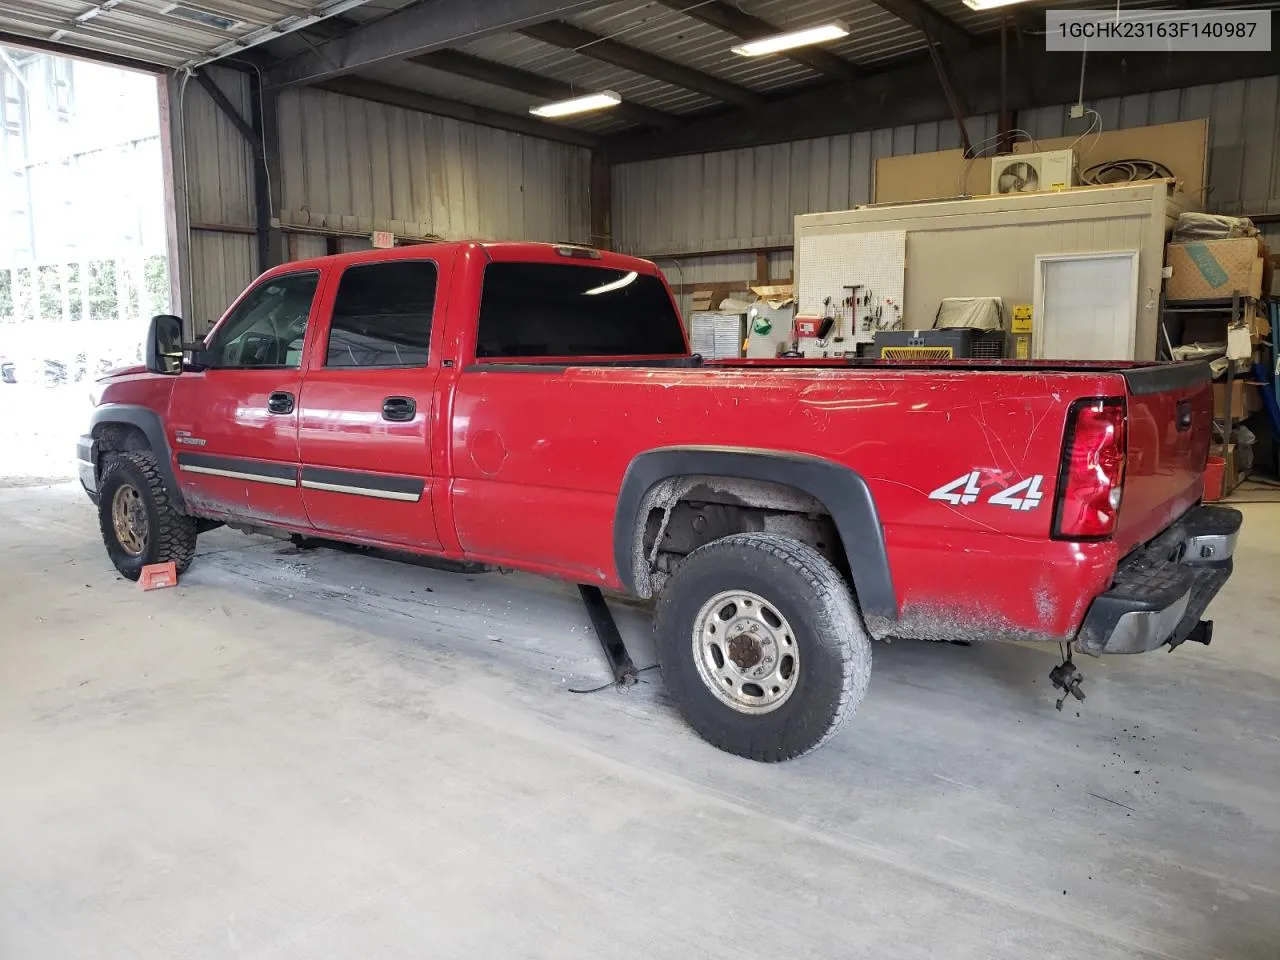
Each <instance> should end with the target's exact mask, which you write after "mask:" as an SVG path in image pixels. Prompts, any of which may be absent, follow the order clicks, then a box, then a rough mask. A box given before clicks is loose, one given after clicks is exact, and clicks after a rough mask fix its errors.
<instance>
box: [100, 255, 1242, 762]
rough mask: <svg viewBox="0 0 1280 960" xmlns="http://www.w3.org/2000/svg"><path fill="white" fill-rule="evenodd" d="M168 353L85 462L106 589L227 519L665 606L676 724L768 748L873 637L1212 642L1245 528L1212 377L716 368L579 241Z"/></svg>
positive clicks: (741, 746) (831, 708) (263, 293)
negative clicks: (1223, 478)
mask: <svg viewBox="0 0 1280 960" xmlns="http://www.w3.org/2000/svg"><path fill="white" fill-rule="evenodd" d="M180 338H181V321H179V320H178V319H177V318H176V317H168V316H162V317H157V318H155V319H154V320H153V321H152V330H151V335H150V339H149V341H148V349H147V362H146V364H145V367H137V368H133V369H129V370H126V371H121V372H117V373H116V374H114V375H112V376H109V377H107V378H105V379H104V380H102V381H99V384H98V387H97V389H98V392H99V398H98V404H97V406H96V409H95V411H94V413H93V415H92V423H91V428H90V432H89V433H88V434H87V435H86V436H84V437H82V438H81V439H80V442H79V447H78V456H79V459H80V476H81V479H82V482H83V484H84V486H85V488H86V490H87V491H88V493H89V495H90V497H91V498H92V499H93V500H94V501H95V502H96V503H97V504H98V511H99V516H100V523H101V528H102V534H103V538H104V541H105V543H106V548H107V552H108V554H109V556H110V558H111V560H112V561H113V562H114V564H115V566H116V567H117V569H119V570H120V571H121V572H122V573H123V574H124V575H125V576H127V577H133V578H136V577H137V576H138V575H139V572H140V570H141V568H142V567H143V566H144V565H146V564H151V563H156V562H167V561H173V562H175V563H176V564H177V566H178V569H179V570H180V571H181V570H183V569H185V568H186V567H187V565H188V564H190V563H191V560H192V555H193V550H194V547H195V542H196V536H197V534H198V533H199V532H200V531H201V530H203V529H207V528H209V527H210V526H214V525H217V524H218V523H219V522H225V523H231V524H235V525H237V526H239V527H242V528H249V529H266V530H271V531H275V532H281V533H284V534H295V535H302V536H306V537H315V538H323V539H329V540H338V541H350V542H353V543H358V544H364V545H368V546H373V547H378V548H383V549H387V550H392V551H401V552H409V553H414V554H428V555H433V556H437V557H442V558H449V559H453V560H460V561H468V562H472V563H478V564H487V565H493V566H502V567H513V568H518V569H521V570H526V571H531V572H533V573H537V574H543V575H546V576H550V577H558V578H561V579H564V580H568V581H571V582H575V583H579V584H586V585H593V586H596V587H600V588H604V589H608V590H613V591H625V592H626V593H628V594H632V595H634V596H637V597H641V598H654V599H655V601H656V603H655V634H656V638H657V644H658V650H659V657H660V661H661V666H662V671H663V678H664V683H665V685H666V687H667V689H668V691H669V692H670V694H671V695H672V697H673V699H674V700H675V702H676V703H677V704H678V706H679V708H680V710H681V712H682V713H683V715H684V716H685V718H686V719H687V720H688V722H689V723H690V725H691V726H693V727H694V729H695V730H697V732H698V733H699V734H701V735H702V736H703V737H705V738H706V739H707V740H709V741H710V742H712V743H713V744H715V745H716V746H718V747H720V748H722V749H725V750H728V751H731V752H733V753H737V754H740V755H742V756H747V757H751V758H753V759H756V760H764V761H773V760H783V759H788V758H791V757H795V756H799V755H800V754H803V753H805V752H807V751H809V750H811V749H813V748H814V747H816V746H818V745H819V744H821V743H822V742H823V741H825V740H826V739H827V738H828V737H830V736H831V735H832V734H833V733H834V732H835V731H836V730H837V729H838V728H839V727H840V725H841V724H842V722H843V721H845V720H846V719H848V717H849V716H850V714H851V713H852V712H853V710H854V708H855V707H856V705H857V704H858V702H859V701H860V700H861V699H862V697H863V694H864V692H865V690H866V688H867V682H868V677H869V673H870V668H871V647H870V641H871V640H872V639H873V638H875V639H886V638H893V637H910V638H926V639H933V640H952V641H971V640H988V639H997V640H1023V641H1025V640H1034V641H1044V642H1049V643H1058V644H1065V645H1067V649H1068V650H1070V649H1071V648H1072V647H1074V649H1075V650H1078V651H1082V652H1085V653H1089V654H1102V653H1137V652H1140V651H1145V650H1152V649H1155V648H1157V647H1161V646H1164V645H1166V644H1167V645H1175V646H1176V645H1177V644H1180V643H1182V642H1183V641H1185V640H1187V639H1198V640H1201V641H1204V642H1208V640H1209V636H1210V628H1211V623H1210V622H1207V621H1202V620H1201V614H1202V613H1203V612H1204V610H1205V607H1206V606H1207V605H1208V604H1209V602H1210V600H1211V599H1212V598H1213V596H1214V594H1215V593H1216V592H1217V591H1218V589H1219V588H1220V587H1221V586H1222V584H1223V582H1224V581H1225V580H1226V578H1227V577H1228V575H1229V574H1230V571H1231V563H1232V552H1233V549H1234V545H1235V538H1236V533H1237V530H1238V529H1239V526H1240V514H1239V513H1238V512H1237V511H1234V510H1230V509H1225V508H1216V507H1209V506H1203V505H1202V504H1201V502H1200V501H1201V495H1202V490H1203V481H1202V471H1203V468H1204V466H1205V461H1206V457H1207V452H1208V448H1209V441H1210V433H1211V430H1212V425H1211V418H1212V401H1211V392H1210V384H1209V373H1208V368H1207V366H1206V365H1204V364H1202V363H1175V364H1144V363H1037V362H1012V361H1011V362H1003V363H970V362H962V361H957V362H947V363H941V364H936V363H926V364H921V363H918V362H917V363H914V364H913V363H896V364H895V363H890V362H879V361H875V362H868V361H851V360H828V361H809V360H778V361H765V362H754V361H737V362H721V363H707V362H703V361H702V359H701V358H700V357H698V356H693V355H690V352H689V346H688V341H687V338H686V335H685V331H684V329H683V326H682V324H681V321H680V318H679V315H678V313H677V310H676V307H675V305H674V303H673V300H672V297H671V293H670V291H669V289H668V288H667V286H666V284H665V282H664V280H663V278H662V275H661V274H660V273H659V271H658V270H657V269H656V268H655V266H654V265H653V264H652V263H649V262H647V261H644V260H639V259H635V258H631V257H625V256H620V255H617V254H614V253H608V252H601V251H596V250H591V249H586V248H582V247H576V246H564V245H560V246H557V245H550V244H532V243H470V242H468V243H441V244H434V245H428V246H413V247H402V248H398V249H394V250H375V251H369V252H363V253H356V254H345V255H339V256H332V257H322V258H318V259H313V260H305V261H299V262H295V263H289V264H285V265H283V266H279V267H276V268H274V269H272V270H270V271H268V272H267V273H265V274H264V275H263V276H262V277H261V278H259V279H258V280H257V281H256V282H255V283H254V284H253V285H252V286H251V287H250V288H249V289H248V290H247V291H246V292H245V293H244V294H243V295H242V296H241V297H240V298H239V299H238V300H237V301H236V303H235V304H233V305H232V307H231V308H230V309H229V310H228V311H227V313H226V315H225V316H223V317H222V319H221V321H219V322H218V324H217V325H216V326H215V327H214V328H213V329H212V331H211V332H210V333H209V335H208V336H207V337H206V338H205V339H204V340H203V341H202V342H199V343H195V344H186V345H183V344H182V343H181V339H180ZM1064 668H1069V669H1064ZM1071 670H1074V667H1073V666H1072V664H1070V663H1064V664H1063V668H1060V671H1062V672H1060V673H1058V675H1057V676H1056V677H1055V680H1057V681H1059V685H1060V686H1062V687H1064V689H1069V690H1072V691H1077V692H1078V689H1079V688H1078V684H1077V682H1076V681H1077V678H1075V677H1073V676H1071Z"/></svg>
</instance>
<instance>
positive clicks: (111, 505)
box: [98, 450, 196, 580]
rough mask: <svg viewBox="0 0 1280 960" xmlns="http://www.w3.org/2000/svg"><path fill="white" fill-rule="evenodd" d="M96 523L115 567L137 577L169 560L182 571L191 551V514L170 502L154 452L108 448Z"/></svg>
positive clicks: (193, 533)
mask: <svg viewBox="0 0 1280 960" xmlns="http://www.w3.org/2000/svg"><path fill="white" fill-rule="evenodd" d="M98 493H99V498H98V523H99V525H100V526H101V528H102V542H103V543H104V544H105V545H106V548H107V556H109V557H110V558H111V562H112V563H113V564H115V568H116V569H117V570H119V571H120V573H121V574H123V575H124V576H126V577H128V578H129V579H130V580H137V579H138V577H139V576H141V574H142V568H143V567H145V566H146V565H147V564H151V563H168V562H169V561H170V560H172V561H173V562H174V563H175V564H176V565H177V568H178V572H179V573H183V572H184V571H185V570H186V569H187V567H189V566H191V558H192V557H193V556H195V551H196V519H195V518H194V517H189V516H187V515H186V514H185V513H182V512H181V511H180V510H178V509H177V507H175V506H174V504H173V500H172V498H171V497H170V496H169V491H168V490H167V489H166V488H165V485H164V478H163V477H162V476H161V475H160V469H159V466H158V465H157V463H156V458H155V454H153V453H150V452H147V451H138V450H135V451H130V452H127V453H116V454H112V455H111V457H110V458H109V459H108V460H107V462H106V465H105V466H104V468H103V474H102V482H101V483H100V484H99V486H98Z"/></svg>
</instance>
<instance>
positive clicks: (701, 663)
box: [693, 590, 800, 714]
mask: <svg viewBox="0 0 1280 960" xmlns="http://www.w3.org/2000/svg"><path fill="white" fill-rule="evenodd" d="M693 659H694V662H695V663H696V664H697V665H698V676H699V677H700V678H701V679H702V682H703V684H704V685H705V686H706V688H707V689H708V690H710V691H711V692H712V693H713V694H714V695H715V697H716V699H717V700H719V701H720V702H721V703H723V704H725V705H726V706H728V707H732V708H733V709H734V710H737V711H739V712H741V713H752V714H761V713H769V712H771V711H773V710H777V709H778V708H779V707H780V706H782V705H783V704H784V703H786V702H787V698H788V697H790V696H791V694H792V692H793V691H794V690H795V688H796V683H797V681H798V679H799V676H800V649H799V647H798V646H797V644H796V635H795V631H794V630H792V629H791V624H789V623H788V622H787V619H786V617H784V616H783V615H782V614H781V613H779V612H778V608H777V607H775V606H774V605H773V604H771V603H769V601H768V600H766V599H765V598H764V597H762V596H760V595H759V594H757V593H752V592H751V591H750V590H726V591H724V592H723V593H717V594H716V595H715V596H714V597H712V598H711V599H710V600H708V601H707V602H706V603H704V604H703V605H702V609H701V610H699V611H698V615H697V616H696V617H695V618H694V621H693Z"/></svg>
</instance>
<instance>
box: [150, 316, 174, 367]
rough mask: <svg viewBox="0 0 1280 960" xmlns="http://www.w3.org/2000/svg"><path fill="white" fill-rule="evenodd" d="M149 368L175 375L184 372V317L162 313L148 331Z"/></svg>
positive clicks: (152, 319)
mask: <svg viewBox="0 0 1280 960" xmlns="http://www.w3.org/2000/svg"><path fill="white" fill-rule="evenodd" d="M146 364H147V369H148V370H150V371H151V372H152V373H163V374H165V375H168V376H173V375H175V374H179V373H181V372H182V318H181V317H175V316H173V315H172V314H168V313H161V314H159V315H157V316H154V317H152V318H151V328H150V330H148V331H147V359H146Z"/></svg>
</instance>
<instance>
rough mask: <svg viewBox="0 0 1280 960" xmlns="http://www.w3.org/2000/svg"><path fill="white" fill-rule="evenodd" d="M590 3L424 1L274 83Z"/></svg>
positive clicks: (289, 64) (274, 74)
mask: <svg viewBox="0 0 1280 960" xmlns="http://www.w3.org/2000/svg"><path fill="white" fill-rule="evenodd" d="M591 6H594V3H593V2H592V0H484V2H482V3H481V2H457V0H427V2H425V3H418V4H416V5H414V6H412V7H405V8H404V9H402V10H398V11H396V12H395V13H392V14H390V15H388V16H385V17H383V18H382V19H380V20H374V21H372V22H370V23H367V24H365V25H363V26H361V27H358V28H357V29H355V30H352V31H351V32H349V33H346V34H344V35H342V36H340V37H336V38H334V39H333V40H330V41H329V42H327V43H324V44H321V45H320V46H319V47H317V48H316V49H314V50H308V51H307V52H306V53H301V54H299V55H298V56H296V57H293V58H291V59H289V60H288V61H286V62H285V63H283V64H281V65H280V66H279V67H277V68H276V69H274V70H272V71H271V72H270V73H269V74H268V75H267V81H268V83H270V84H271V85H272V86H287V85H290V84H298V83H317V82H319V81H321V80H327V79H331V78H333V77H337V76H341V75H342V74H344V73H350V72H351V71H353V70H359V69H360V68H361V67H367V66H371V65H372V64H375V63H382V62H384V61H387V60H406V59H408V58H409V57H413V56H417V55H418V54H423V53H429V52H431V51H432V50H443V49H445V48H447V47H454V46H457V45H459V44H462V43H466V42H467V41H469V40H475V39H477V38H479V37H484V36H488V35H489V34H493V33H502V32H506V31H510V30H519V29H520V28H522V27H528V26H532V25H533V24H536V23H544V22H546V21H547V20H555V19H557V18H558V17H562V16H565V15H567V14H570V13H573V12H574V11H576V10H583V9H586V8H589V7H591Z"/></svg>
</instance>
